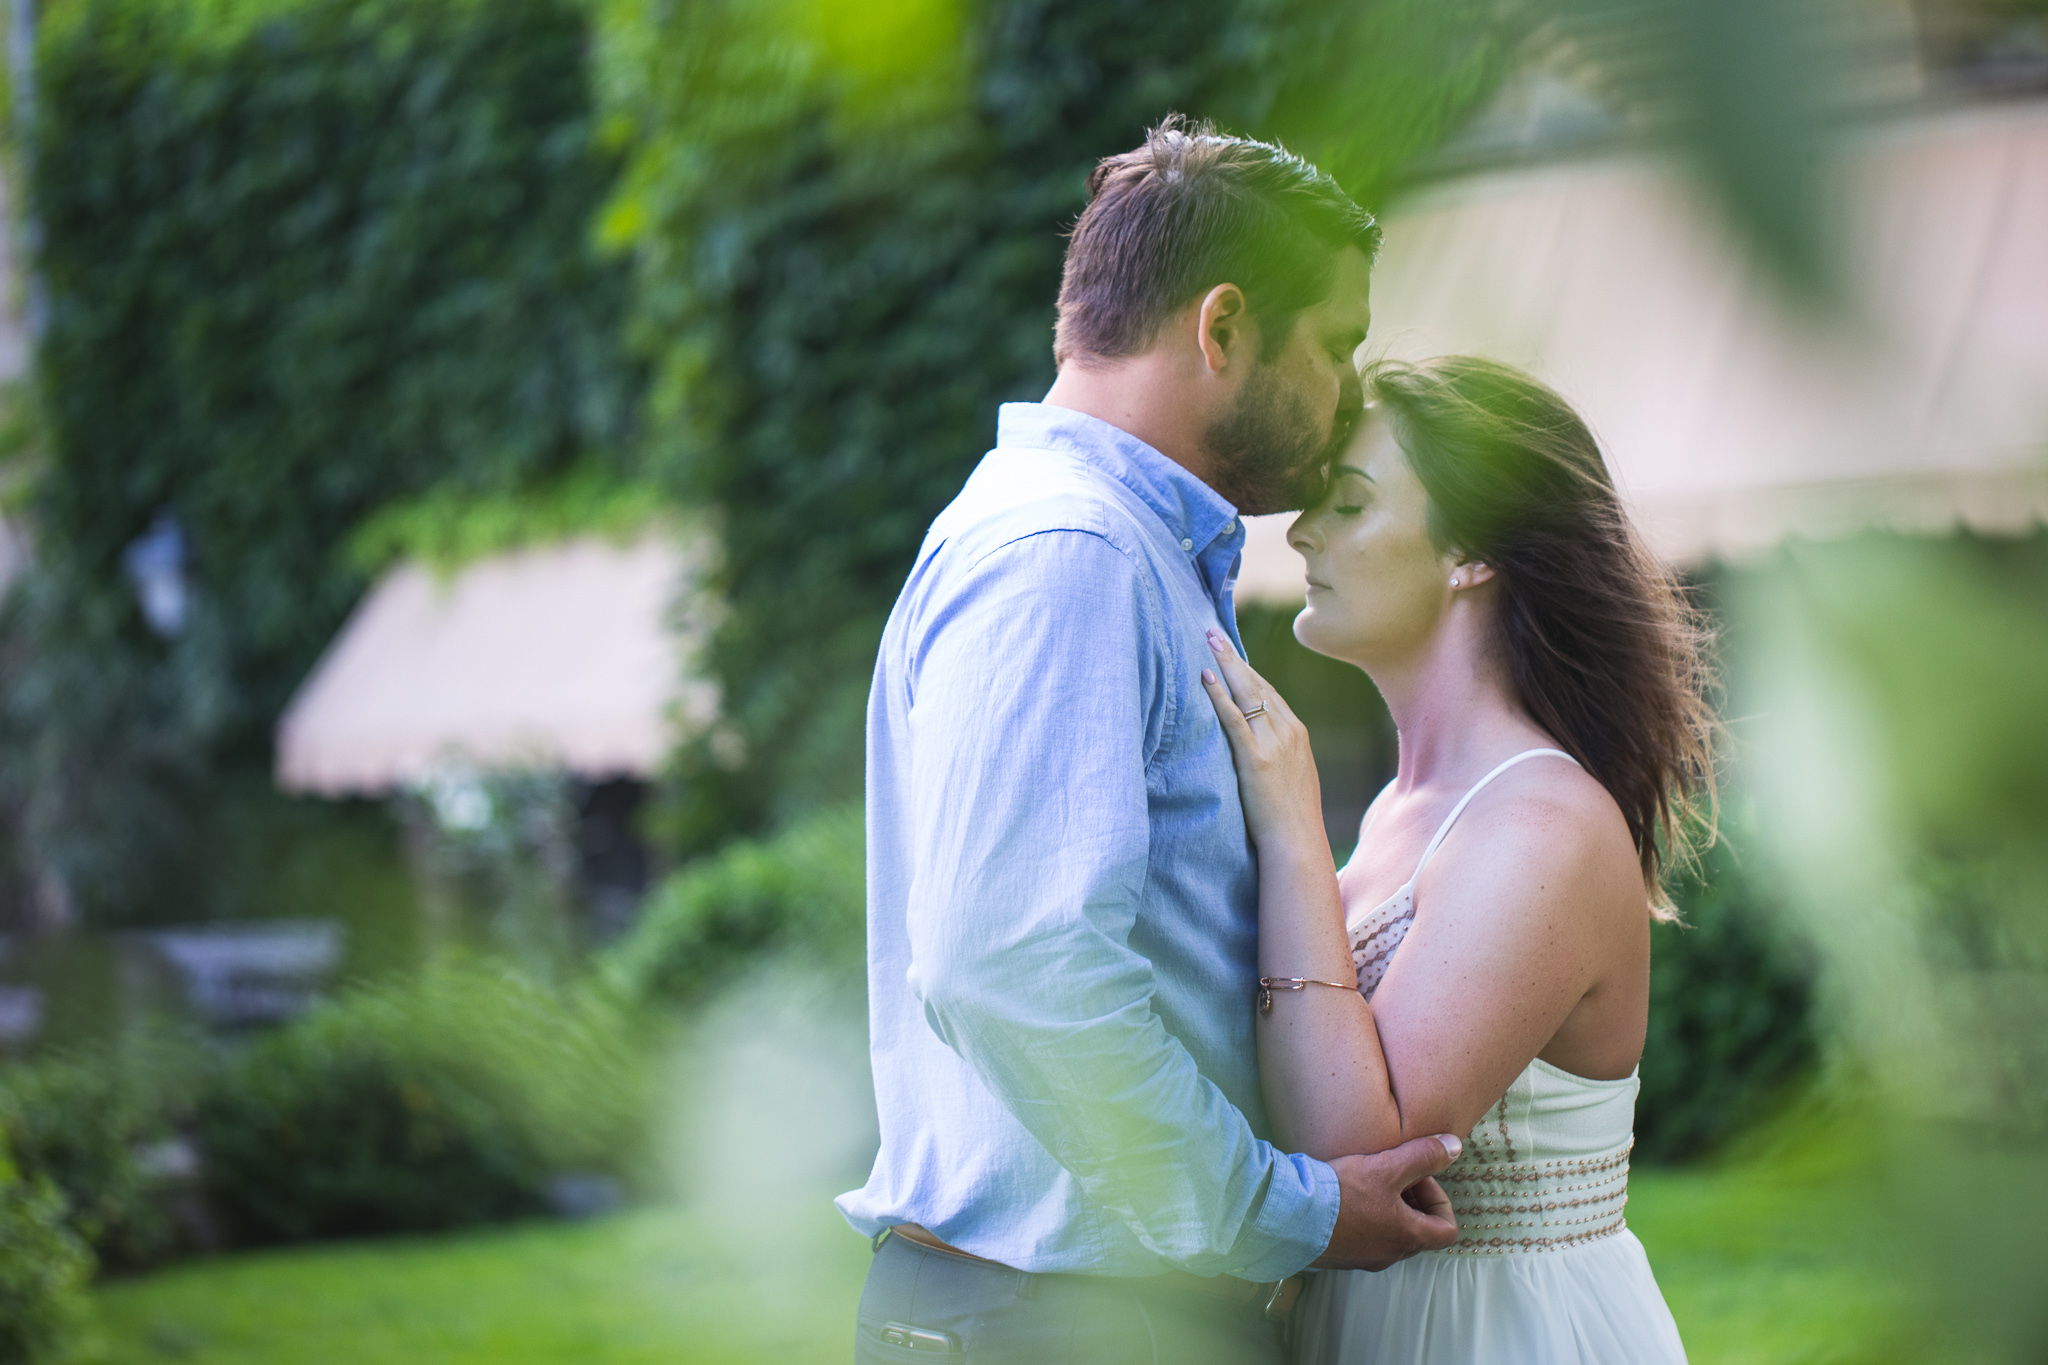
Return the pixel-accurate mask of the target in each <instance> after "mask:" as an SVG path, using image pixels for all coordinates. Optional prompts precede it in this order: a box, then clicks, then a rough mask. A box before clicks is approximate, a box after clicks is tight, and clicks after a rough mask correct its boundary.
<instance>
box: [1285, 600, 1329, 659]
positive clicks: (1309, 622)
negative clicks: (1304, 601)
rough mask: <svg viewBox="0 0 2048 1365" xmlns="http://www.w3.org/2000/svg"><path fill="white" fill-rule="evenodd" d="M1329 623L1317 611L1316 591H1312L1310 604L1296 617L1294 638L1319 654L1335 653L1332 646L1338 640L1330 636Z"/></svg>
mask: <svg viewBox="0 0 2048 1365" xmlns="http://www.w3.org/2000/svg"><path fill="white" fill-rule="evenodd" d="M1329 625H1330V623H1329V622H1328V621H1327V620H1325V619H1323V618H1322V617H1321V616H1319V615H1318V613H1317V612H1316V599H1315V593H1314V592H1313V591H1311V592H1310V594H1309V599H1308V605H1307V606H1305V607H1303V608H1302V609H1301V611H1300V612H1299V613H1298V614H1296V616H1295V618H1294V638H1295V639H1297V640H1299V641H1301V643H1302V645H1303V646H1304V647H1305V648H1308V649H1312V650H1314V651H1315V652H1316V653H1318V654H1334V653H1336V650H1335V649H1334V648H1332V646H1333V645H1334V644H1335V643H1336V641H1334V640H1332V639H1330V638H1329V636H1330V635H1331V631H1330V629H1329Z"/></svg>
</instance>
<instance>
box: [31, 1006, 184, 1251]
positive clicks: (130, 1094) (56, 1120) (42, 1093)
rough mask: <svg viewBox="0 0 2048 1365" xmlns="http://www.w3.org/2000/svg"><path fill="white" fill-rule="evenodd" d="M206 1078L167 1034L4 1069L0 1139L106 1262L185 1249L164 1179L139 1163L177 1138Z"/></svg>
mask: <svg viewBox="0 0 2048 1365" xmlns="http://www.w3.org/2000/svg"><path fill="white" fill-rule="evenodd" d="M204 1070H205V1061H204V1058H203V1057H202V1055H201V1054H200V1053H199V1052H198V1050H197V1048H196V1046H195V1045H194V1044H193V1043H192V1041H191V1040H189V1039H185V1038H181V1037H178V1036H176V1035H172V1034H166V1033H144V1034H140V1035H137V1036H135V1037H131V1038H128V1039H125V1040H123V1041H122V1042H121V1043H120V1044H118V1045H114V1046H105V1047H100V1048H94V1049H81V1050H78V1051H74V1052H69V1053H64V1054H59V1055H56V1056H52V1057H47V1058H44V1059H41V1060H39V1061H36V1062H34V1063H30V1064H17V1065H13V1066H7V1067H4V1068H0V1132H4V1133H5V1134H6V1137H7V1140H8V1141H9V1142H10V1143H11V1144H12V1148H13V1152H14V1158H15V1162H16V1164H17V1166H18V1167H19V1169H20V1170H21V1172H22V1173H23V1175H24V1176H25V1177H27V1178H28V1179H29V1180H30V1181H34V1182H42V1183H44V1184H46V1185H48V1187H49V1188H51V1189H53V1190H55V1191H56V1192H57V1194H58V1195H59V1196H60V1202H59V1207H60V1210H61V1212H62V1216H63V1220H64V1223H65V1225H66V1227H67V1228H68V1229H69V1230H70V1231H71V1232H72V1233H74V1234H75V1235H76V1236H77V1237H78V1238H79V1240H80V1241H81V1242H83V1243H84V1244H86V1245H88V1246H90V1247H91V1248H92V1249H93V1250H94V1252H95V1253H97V1255H98V1258H99V1260H100V1261H101V1262H102V1263H104V1264H106V1265H111V1266H116V1267H122V1268H134V1267H137V1266H144V1265H149V1264H152V1263H154V1262H156V1261H160V1260H162V1259H164V1258H165V1257H166V1256H169V1255H171V1254H173V1253H174V1252H176V1251H179V1250H181V1249H182V1247H181V1245H180V1236H179V1232H178V1229H177V1228H176V1226H175V1225H174V1223H173V1221H172V1219H171V1216H170V1213H169V1210H168V1208H167V1206H166V1204H165V1194H166V1185H165V1181H164V1178H163V1175H162V1174H161V1173H160V1172H156V1171H152V1170H150V1169H148V1168H147V1167H146V1166H145V1164H144V1162H143V1161H142V1160H141V1159H140V1156H141V1154H142V1153H143V1152H145V1151H147V1150H148V1149H150V1148H151V1147H154V1146H156V1145H158V1144H161V1143H163V1142H165V1141H166V1140H168V1139H170V1138H172V1137H173V1136H174V1135H175V1134H176V1132H177V1124H178V1121H179V1119H180V1118H181V1117H183V1115H184V1113H185V1111H187V1110H188V1109H189V1107H190V1103H191V1097H192V1094H193V1093H194V1091H195V1090H196V1089H197V1087H198V1083H199V1080H200V1077H201V1076H202V1075H203V1074H204Z"/></svg>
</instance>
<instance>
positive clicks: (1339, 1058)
mask: <svg viewBox="0 0 2048 1365" xmlns="http://www.w3.org/2000/svg"><path fill="white" fill-rule="evenodd" d="M1209 643H1210V646H1211V648H1212V649H1214V650H1215V653H1216V660H1217V666H1218V669H1219V670H1221V672H1222V673H1223V675H1224V677H1219V676H1218V675H1217V673H1214V672H1210V671H1208V670H1204V671H1203V674H1202V685H1203V686H1204V687H1205V688H1206V689H1207V690H1208V692H1209V699H1210V700H1211V701H1212V702H1214V703H1215V705H1216V714H1217V717H1218V718H1219V719H1220V720H1221V721H1222V722H1223V729H1224V733H1225V734H1226V735H1228V736H1229V738H1230V749H1231V754H1232V756H1233V757H1234V758H1235V760H1236V763H1237V771H1238V782H1239V785H1240V788H1241V791H1242V794H1243V799H1244V806H1245V822H1246V824H1247V825H1248V826H1249V828H1250V829H1251V832H1252V837H1253V839H1254V841H1255V842H1256V843H1257V844H1258V849H1259V975H1260V976H1262V977H1269V978H1274V979H1282V978H1288V977H1302V978H1307V979H1309V980H1313V981H1329V982H1335V983H1337V984H1339V985H1341V986H1344V987H1346V988H1347V989H1343V990H1333V989H1331V988H1330V987H1328V986H1304V987H1303V988H1302V989H1300V990H1297V991H1287V990H1276V991H1274V992H1273V1004H1272V1010H1271V1012H1270V1013H1262V1014H1260V1015H1259V1017H1258V1020H1257V1029H1258V1047H1259V1081H1260V1088H1261V1089H1262V1090H1263V1091H1264V1093H1265V1097H1266V1111H1267V1114H1268V1116H1269V1117H1270V1118H1271V1119H1272V1123H1273V1136H1274V1139H1275V1140H1276V1141H1277V1142H1278V1143H1279V1144H1280V1146H1282V1147H1284V1148H1287V1149H1288V1150H1291V1151H1298V1152H1306V1153H1308V1154H1309V1155H1310V1156H1313V1157H1317V1158H1320V1159H1321V1160H1325V1161H1327V1160H1330V1159H1331V1158H1333V1157H1336V1156H1341V1155H1344V1154H1346V1153H1349V1152H1379V1151H1385V1150H1386V1149H1387V1148H1389V1147H1392V1146H1394V1145H1395V1144H1397V1143H1398V1142H1400V1141H1401V1127H1402V1125H1401V1115H1400V1111H1399V1109H1398V1107H1397V1106H1396V1105H1395V1103H1394V1097H1393V1088H1392V1085H1391V1084H1390V1082H1389V1079H1388V1075H1387V1064H1386V1059H1385V1057H1384V1056H1383V1055H1382V1053H1381V1050H1380V1040H1379V1033H1378V1031H1377V1030H1376V1029H1375V1027H1374V1024H1373V1016H1372V1006H1371V1005H1369V1004H1367V1003H1366V1000H1365V997H1364V996H1362V995H1360V994H1359V993H1358V974H1357V972H1356V970H1355V969H1354V968H1353V966H1352V963H1351V942H1350V936H1349V934H1348V933H1347V932H1346V930H1345V927H1344V902H1343V900H1342V899H1341V898H1340V897H1339V896H1338V894H1337V870H1336V867H1335V864H1334V863H1333V862H1332V860H1331V857H1330V839H1329V835H1328V834H1327V833H1326V832H1325V831H1324V829H1323V810H1322V804H1323V803H1322V784H1321V781H1320V779H1319V778H1318V777H1317V774H1316V764H1315V756H1314V754H1313V753H1311V752H1310V750H1309V743H1308V730H1307V728H1306V727H1304V726H1303V725H1302V723H1301V722H1300V721H1299V720H1298V719H1296V718H1295V715H1294V712H1293V711H1292V710H1291V709H1290V708H1289V707H1288V705H1287V703H1286V701H1285V700H1284V699H1283V698H1282V697H1281V696H1280V694H1279V693H1278V692H1276V691H1274V690H1273V689H1272V688H1271V687H1268V686H1266V685H1265V683H1264V680H1263V679H1260V678H1259V676H1258V675H1257V674H1256V673H1254V672H1252V670H1251V667H1250V665H1248V664H1246V663H1244V662H1243V661H1242V660H1240V659H1239V658H1238V657H1237V655H1236V653H1235V651H1233V650H1232V649H1231V647H1230V645H1229V642H1228V641H1226V640H1224V639H1223V637H1222V636H1221V635H1218V634H1215V633H1213V632H1212V633H1211V635H1210V640H1209ZM1225 677H1227V678H1228V679H1229V682H1228V684H1226V682H1225V681H1224V678H1225ZM1233 693H1235V694H1236V695H1235V696H1233ZM1261 701H1263V702H1264V703H1265V704H1266V711H1265V713H1264V714H1263V715H1260V716H1258V717H1257V718H1256V719H1255V720H1253V721H1247V720H1245V718H1244V710H1245V708H1248V707H1256V706H1257V705H1258V703H1259V702H1261ZM1251 984H1252V983H1249V982H1247V983H1246V985H1247V986H1248V987H1249V986H1250V985H1251ZM1438 1131H1461V1132H1462V1131H1464V1130H1450V1129H1443V1130H1439V1129H1434V1128H1433V1129H1431V1130H1430V1132H1432V1133H1434V1132H1438Z"/></svg>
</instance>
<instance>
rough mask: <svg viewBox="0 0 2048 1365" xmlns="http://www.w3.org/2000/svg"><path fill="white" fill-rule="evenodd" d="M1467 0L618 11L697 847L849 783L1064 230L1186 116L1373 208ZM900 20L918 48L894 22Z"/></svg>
mask: <svg viewBox="0 0 2048 1365" xmlns="http://www.w3.org/2000/svg"><path fill="white" fill-rule="evenodd" d="M1501 9H1502V7H1501V6H1499V5H1496V4H1493V3H1478V0H1376V3H1371V4H1359V5H1330V4H1325V3H1319V2H1312V0H1181V3H1177V4H1173V5H1164V4H1141V3H1127V4H1113V5H1105V4H1100V3H1093V2H1092V0H994V2H993V3H988V4H979V5H965V4H954V3H946V2H944V0H892V2H891V3H890V4H885V5H882V6H880V7H875V6H869V7H866V8H864V9H863V10H861V11H860V15H861V21H860V23H859V24H854V23H852V21H851V16H852V14H853V11H847V12H846V13H845V14H839V13H838V10H837V8H836V7H832V6H819V5H814V4H810V3H807V2H806V0H780V2H778V3H765V4H763V3H752V2H751V0H749V2H748V3H741V2H740V0H704V2H703V3H694V4H690V5H680V6H679V5H667V4H661V3H655V2H654V0H613V3H611V4H609V5H608V6H607V8H606V10H605V11H604V15H605V19H604V23H603V26H602V32H603V37H604V47H603V52H602V59H601V64H600V67H599V71H600V87H601V89H602V90H603V92H604V96H605V102H606V108H607V113H608V120H607V128H608V130H609V132H610V133H611V135H612V136H613V137H614V138H615V139H616V140H617V143H618V145H620V146H621V147H623V148H624V150H625V155H626V157H627V163H626V164H627V174H626V179H625V181H624V184H623V188H622V190H621V192H620V194H619V196H618V197H617V198H616V200H615V201H614V202H613V203H612V205H611V206H610V208H609V209H608V210H607V213H606V216H605V220H604V227H603V235H604V237H605V239H606V240H607V241H609V242H612V243H614V244H616V245H618V246H619V247H621V248H625V249H629V250H630V251H631V253H632V256H633V260H634V263H635V267H636V271H637V280H638V286H639V287H638V290H637V293H636V297H635V305H636V306H635V314H634V329H635V336H636V338H637V342H638V344H639V346H640V347H641V349H642V352H643V354H644V355H645V356H646V357H647V359H648V362H649V364H650V366H651V367H652V372H653V380H652V384H653V387H652V398H651V404H650V408H649V416H648V421H647V428H646V429H647V433H648V451H649V458H650V461H651V470H652V472H653V473H654V474H655V475H656V476H657V477H659V478H661V479H662V480H663V481H664V482H665V484H666V485H667V486H668V487H670V488H672V489H673V490H675V492H676V493H678V494H679V495H680V496H681V497H682V498H683V499H684V500H685V501H687V502H690V503H692V504H694V505H698V506H702V507H705V508H708V509H710V510H711V511H712V512H713V513H714V514H715V517H716V521H717V525H718V528H719V532H720V535H721V537H722V541H723V546H724V551H725V560H724V565H723V569H722V572H721V575H720V577H719V580H718V582H717V584H716V587H717V588H718V589H719V590H720V591H721V592H722V593H723V595H724V597H725V599H726V601H727V603H728V605H729V606H730V612H729V614H728V615H727V616H726V618H725V621H724V624H723V626H722V627H721V628H720V629H719V631H718V632H717V635H716V638H715V640H714V642H713V645H712V647H711V650H710V654H709V658H708V661H707V662H708V666H709V669H710V671H711V673H712V674H713V675H714V676H715V677H716V679H717V681H718V682H719V683H720V685H721V687H722V689H723V693H724V696H725V720H726V726H725V728H723V729H721V730H720V731H719V732H718V734H717V735H716V736H714V737H707V738H706V740H704V741H703V742H701V743H699V744H697V745H696V746H694V747H692V748H690V749H689V750H688V751H686V752H685V753H684V754H683V756H682V758H681V761H680V763H679V765H678V769H677V774H676V776H677V779H678V780H677V782H676V783H675V784H674V786H673V790H674V792H675V799H674V800H673V801H672V802H671V803H670V809H669V815H668V819H667V822H666V837H667V838H668V839H669V840H670V841H672V842H673V843H674V845H675V846H676V847H677V848H678V849H679V850H680V851H683V852H699V851H703V850H706V849H710V848H715V847H717V846H718V845H719V844H721V843H723V842H724V841H725V840H726V839H728V838H730V837H732V836H733V835H735V834H739V833H748V832H759V831H761V830H763V829H767V828H773V827H779V826H781V825H783V824H786V823H787V822H788V821H790V820H791V819H793V818H795V817H796V816H798V815H800V814H801V813H802V812H803V811H805V810H807V809H810V808H813V807H816V806H822V805H829V804H832V803H835V802H838V801H841V800H845V799H847V798H850V797H852V796H854V795H856V794H858V792H859V790H860V774H861V723H862V713H863V706H864V700H865V697H866V693H867V685H868V674H869V672H870V669H871V666H872V664H873V653H874V646H875V642H876V641H877V639H878V638H879V636H880V631H881V626H882V621H883V619H884V617H885V615H886V613H887V611H888V607H889V603H890V601H891V600H892V599H893V597H894V596H895V593H896V591H897V589H898V587H899V586H900V585H901V583H902V579H903V574H904V573H905V571H906V570H907V568H908V565H909V563H910V560H911V558H912V556H913V555H914V553H915V551H916V548H917V545H918V542H919V541H920V540H921V539H922V538H923V535H924V532H925V528H926V526H927V524H928V523H929V521H930V519H931V517H932V516H933V515H934V514H935V513H936V512H937V510H938V509H939V507H940V506H942V505H943V504H944V503H945V501H946V500H947V499H948V498H950V497H951V496H952V494H953V493H954V492H955V491H956V490H957V489H958V487H959V485H960V483H961V481H962V480H963V479H964V478H965V476H966V474H967V473H968V471H969V470H970V469H971V468H972V466H973V464H974V462H975V461H976V459H977V458H978V457H979V456H980V454H981V453H982V452H983V451H984V450H986V449H987V448H988V446H989V444H990V443H991V440H992V438H993V433H994V427H995V420H994V419H995V407H996V405H997V404H998V403H999V402H1001V401H1004V400H1008V399H1036V398H1037V397H1039V396H1040V395H1041V394H1042V393H1043V392H1044V390H1045V388H1046V386H1047V385H1048V384H1049V382H1050V380H1051V378H1052V363H1051V353H1050V351H1051V327H1052V321H1053V302H1054V299H1055V297H1056V295H1057V293H1058V286H1059V269H1060V256H1061V250H1062V246H1061V236H1060V234H1061V230H1062V229H1063V228H1064V227H1065V226H1066V225H1067V224H1068V223H1070V222H1071V221H1072V219H1073V218H1074V216H1075V215H1077V214H1078V213H1079V211H1080V210H1081V208H1082V207H1083V205H1084V203H1085V199H1086V186H1085V179H1086V175H1087V172H1088V170H1089V169H1090V168H1091V167H1092V165H1093V164H1094V162H1095V161H1096V160H1097V159H1098V158H1100V157H1102V156H1105V155H1108V154H1110V153H1113V152H1117V151H1121V150H1124V149H1126V148H1128V147H1130V146H1132V145H1134V144H1135V143H1137V141H1138V140H1139V139H1140V138H1141V137H1142V136H1143V133H1144V130H1145V128H1146V126H1147V125H1148V124H1150V123H1152V122H1155V121H1157V120H1158V119H1159V118H1160V117H1161V116H1163V115H1164V114H1166V113H1168V112H1169V111H1173V110H1182V111H1185V112H1188V113H1192V114H1195V115H1199V116H1209V117H1214V118H1216V119H1218V120H1219V121H1220V122H1222V123H1223V124H1224V125H1226V126H1229V127H1232V128H1234V129H1239V130H1243V131H1249V132H1255V133H1260V134H1267V135H1280V136H1283V137H1286V138H1288V139H1289V140H1290V141H1291V142H1293V143H1295V144H1297V150H1300V151H1302V152H1304V153H1307V154H1310V155H1320V156H1324V157H1325V158H1326V160H1327V161H1328V166H1327V168H1328V169H1331V170H1332V171H1334V172H1335V173H1337V174H1338V175H1339V176H1340V178H1342V179H1343V180H1344V181H1345V183H1346V184H1347V185H1348V187H1349V188H1350V189H1351V190H1352V191H1353V192H1354V193H1356V194H1358V195H1360V196H1362V197H1363V198H1364V199H1366V200H1367V201H1372V200H1375V199H1377V198H1378V197H1379V196H1380V195H1382V194H1383V193H1384V192H1386V190H1387V189H1388V187H1389V186H1390V185H1391V184H1393V183H1395V181H1396V180H1397V178H1398V176H1399V175H1400V174H1401V172H1402V170H1403V169H1404V168H1405V167H1406V166H1408V164H1409V163H1410V162H1411V161H1412V159H1413V157H1414V156H1415V154H1416V153H1417V152H1418V151H1420V150H1422V149H1424V148H1427V147H1429V146H1431V145H1433V143H1434V142H1435V141H1436V140H1437V139H1439V138H1440V137H1441V136H1442V135H1443V134H1444V133H1445V131H1446V130H1447V129H1449V128H1450V127H1451V126H1453V124H1454V123H1455V122H1456V120H1457V119H1458V118H1459V117H1460V116H1461V115H1462V114H1464V113H1465V112H1466V111H1467V110H1469V109H1470V108H1472V107H1473V106H1474V105H1475V104H1476V103H1477V102H1478V101H1479V100H1481V99H1482V98H1484V97H1485V96H1486V95H1487V94H1488V93H1489V91H1490V90H1491V89H1492V87H1493V85H1494V83H1495V82H1496V81H1497V79H1498V78H1499V74H1500V71H1501V69H1502V67H1503V65H1504V61H1505V53H1506V51H1507V49H1508V48H1509V47H1510V46H1511V45H1512V42H1513V39H1514V32H1515V30H1514V28H1513V25H1512V24H1506V23H1501V24H1494V23H1483V22H1481V20H1482V19H1492V18H1496V17H1498V15H1499V13H1500V11H1501ZM899 31H901V32H905V33H915V34H916V35H918V38H919V41H918V42H917V43H915V44H903V45H898V44H892V43H890V42H888V41H885V38H886V35H888V34H890V33H896V32H899Z"/></svg>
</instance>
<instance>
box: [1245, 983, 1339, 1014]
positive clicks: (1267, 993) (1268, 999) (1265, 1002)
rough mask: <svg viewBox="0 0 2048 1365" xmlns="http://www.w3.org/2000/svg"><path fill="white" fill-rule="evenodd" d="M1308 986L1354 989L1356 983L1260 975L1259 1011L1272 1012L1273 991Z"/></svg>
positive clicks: (1293, 989) (1305, 987) (1299, 988)
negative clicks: (1348, 983) (1346, 983)
mask: <svg viewBox="0 0 2048 1365" xmlns="http://www.w3.org/2000/svg"><path fill="white" fill-rule="evenodd" d="M1310 986H1334V987H1336V988H1337V989H1338V990H1340V991H1355V990H1357V989H1358V983H1357V982H1356V981H1354V982H1352V983H1351V984H1350V985H1348V986H1347V985H1345V984H1344V983H1343V982H1341V981H1318V980H1316V979H1315V978H1314V977H1309V976H1262V977H1260V978H1259V1013H1260V1014H1271V1013H1272V1012H1273V992H1274V991H1305V990H1307V989H1308V988H1309V987H1310Z"/></svg>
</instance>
